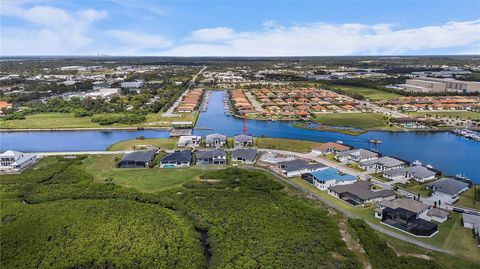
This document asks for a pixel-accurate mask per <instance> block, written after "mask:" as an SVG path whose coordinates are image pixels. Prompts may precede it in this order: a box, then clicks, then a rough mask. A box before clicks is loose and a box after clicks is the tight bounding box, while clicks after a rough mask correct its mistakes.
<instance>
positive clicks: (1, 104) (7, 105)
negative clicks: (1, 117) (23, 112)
mask: <svg viewBox="0 0 480 269" xmlns="http://www.w3.org/2000/svg"><path fill="white" fill-rule="evenodd" d="M12 106H13V105H12V104H10V103H7V102H4V101H0V113H2V111H3V110H4V109H9V108H12Z"/></svg>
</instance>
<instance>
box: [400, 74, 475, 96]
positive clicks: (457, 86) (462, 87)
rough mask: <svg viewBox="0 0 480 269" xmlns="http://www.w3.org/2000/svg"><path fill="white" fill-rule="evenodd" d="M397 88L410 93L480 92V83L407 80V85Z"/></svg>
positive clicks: (448, 80) (439, 79) (426, 78)
mask: <svg viewBox="0 0 480 269" xmlns="http://www.w3.org/2000/svg"><path fill="white" fill-rule="evenodd" d="M397 86H399V87H401V88H402V89H404V90H405V91H410V92H427V93H435V92H458V93H471V92H480V82H477V81H461V80H454V79H443V78H431V77H420V78H415V79H407V80H406V82H405V84H399V85H397Z"/></svg>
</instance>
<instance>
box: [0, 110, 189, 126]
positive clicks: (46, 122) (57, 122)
mask: <svg viewBox="0 0 480 269" xmlns="http://www.w3.org/2000/svg"><path fill="white" fill-rule="evenodd" d="M98 115H114V114H97V115H96V116H98ZM146 118H147V120H146V122H144V123H140V124H133V125H124V124H113V125H104V126H102V125H100V124H97V123H93V122H92V117H74V115H73V114H70V113H38V114H33V115H27V116H25V119H23V120H8V121H4V120H0V128H5V129H55V128H108V127H170V126H171V124H172V121H192V120H193V119H194V115H193V114H192V113H183V114H181V117H174V118H163V117H161V115H160V114H158V113H151V114H148V115H147V116H146Z"/></svg>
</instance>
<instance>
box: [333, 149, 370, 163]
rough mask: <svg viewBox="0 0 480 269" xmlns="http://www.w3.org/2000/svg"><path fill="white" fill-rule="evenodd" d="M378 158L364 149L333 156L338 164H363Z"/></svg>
mask: <svg viewBox="0 0 480 269" xmlns="http://www.w3.org/2000/svg"><path fill="white" fill-rule="evenodd" d="M377 158H378V154H377V153H375V152H373V151H370V150H366V149H354V150H349V151H345V152H340V153H338V154H337V155H335V159H337V160H338V161H340V162H347V161H354V162H363V161H369V160H375V159H377Z"/></svg>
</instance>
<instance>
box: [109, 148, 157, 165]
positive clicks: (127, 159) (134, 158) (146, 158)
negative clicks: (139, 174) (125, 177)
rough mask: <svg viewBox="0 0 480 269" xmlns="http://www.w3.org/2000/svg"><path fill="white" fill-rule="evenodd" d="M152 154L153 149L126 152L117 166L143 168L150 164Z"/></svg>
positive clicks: (153, 152) (153, 153) (153, 154)
mask: <svg viewBox="0 0 480 269" xmlns="http://www.w3.org/2000/svg"><path fill="white" fill-rule="evenodd" d="M154 156H155V151H154V150H146V151H136V152H132V153H127V154H125V156H124V157H123V159H122V160H121V161H120V162H119V163H118V164H117V166H118V167H119V168H145V167H147V166H149V165H150V163H151V162H152V160H153V157H154Z"/></svg>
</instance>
